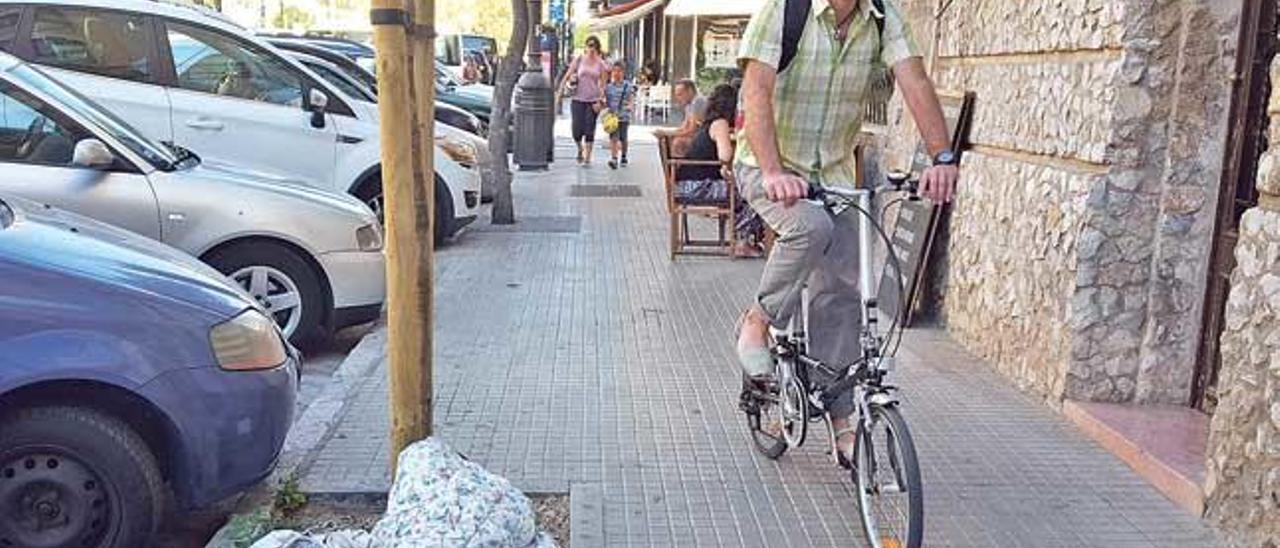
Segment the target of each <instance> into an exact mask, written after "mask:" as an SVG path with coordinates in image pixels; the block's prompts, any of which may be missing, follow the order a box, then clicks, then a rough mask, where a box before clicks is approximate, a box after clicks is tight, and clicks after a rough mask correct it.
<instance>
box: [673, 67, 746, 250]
mask: <svg viewBox="0 0 1280 548" xmlns="http://www.w3.org/2000/svg"><path fill="white" fill-rule="evenodd" d="M737 111H738V90H737V89H735V88H734V87H733V86H730V85H728V84H721V85H719V86H716V89H715V91H713V92H712V93H711V97H710V98H709V99H708V100H707V115H706V119H705V120H703V121H702V124H701V125H699V126H698V129H697V131H696V132H695V133H694V135H693V139H692V142H691V144H690V146H689V149H688V152H687V153H686V155H685V156H684V157H683V158H682V159H686V160H710V161H716V160H718V161H720V162H721V165H720V166H713V165H708V166H679V167H678V168H677V169H676V199H677V200H679V201H680V202H682V203H686V204H697V203H706V204H715V203H724V201H725V200H726V199H727V198H728V195H729V185H730V184H733V183H732V182H731V181H732V177H731V175H732V171H731V168H730V164H731V163H732V162H733V123H734V119H735V117H736V115H737ZM735 211H737V223H736V226H735V227H734V231H735V235H736V239H737V243H736V244H735V245H734V248H733V255H734V256H735V257H759V256H760V255H761V253H762V250H763V242H764V222H763V221H761V220H760V216H759V215H756V212H755V210H753V209H751V206H749V205H747V202H746V201H745V200H743V199H742V197H741V196H738V198H737V205H736V207H735Z"/></svg>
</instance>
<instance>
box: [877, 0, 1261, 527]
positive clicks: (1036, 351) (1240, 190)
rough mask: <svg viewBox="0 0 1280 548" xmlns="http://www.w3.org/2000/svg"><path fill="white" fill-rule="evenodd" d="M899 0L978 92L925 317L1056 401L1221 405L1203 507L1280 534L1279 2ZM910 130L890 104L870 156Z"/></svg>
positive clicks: (903, 144)
mask: <svg viewBox="0 0 1280 548" xmlns="http://www.w3.org/2000/svg"><path fill="white" fill-rule="evenodd" d="M896 2H897V3H898V5H899V7H900V9H901V10H902V11H903V12H904V13H906V14H907V16H908V18H909V19H910V21H911V22H912V24H913V27H914V31H915V33H916V38H917V41H918V42H919V43H920V45H921V46H922V48H923V49H924V50H925V51H927V52H928V54H929V59H928V63H929V65H930V69H931V70H930V71H931V74H932V75H933V77H934V79H935V80H936V82H937V84H938V86H939V87H940V88H941V89H943V90H951V91H955V92H973V93H975V94H976V97H977V98H976V106H975V110H974V118H973V123H972V131H971V134H970V136H969V137H970V141H971V145H972V146H971V148H970V149H969V150H967V151H966V152H965V156H964V162H963V182H962V185H961V188H960V190H959V195H958V199H957V200H956V202H955V204H954V206H953V207H952V208H951V211H950V212H949V220H948V221H947V225H946V227H945V229H944V230H942V231H940V233H939V240H938V242H937V244H936V245H935V256H934V257H933V261H932V263H931V264H932V266H931V268H932V269H933V272H932V274H931V277H930V283H929V284H928V285H929V288H928V294H929V295H930V297H929V298H927V299H926V301H925V303H924V305H925V307H926V308H927V309H928V312H931V313H932V315H933V316H934V317H936V318H937V319H938V320H939V321H940V322H941V323H942V324H943V325H945V326H946V328H947V329H948V330H949V331H950V332H951V333H952V335H953V336H954V337H955V338H956V339H957V340H958V341H959V342H960V343H961V344H963V345H964V346H965V347H966V348H968V349H969V350H970V351H971V352H973V353H974V354H976V355H979V356H981V357H983V358H985V359H986V360H987V361H988V362H989V363H991V364H992V365H993V366H994V367H995V368H997V369H999V370H1000V371H1001V372H1002V373H1003V374H1004V375H1006V376H1007V377H1008V378H1009V379H1010V380H1011V381H1012V382H1013V383H1015V384H1017V385H1018V386H1019V387H1021V388H1022V389H1023V390H1025V391H1026V392H1028V393H1031V394H1034V395H1036V396H1038V397H1041V398H1043V399H1044V400H1045V401H1046V402H1047V403H1048V404H1049V405H1051V406H1053V407H1056V408H1061V407H1062V406H1063V405H1064V404H1065V403H1066V402H1072V401H1079V402H1104V403H1111V404H1125V405H1145V406H1180V407H1186V408H1193V409H1198V410H1202V411H1203V412H1204V413H1209V414H1212V415H1213V416H1212V423H1211V424H1212V434H1211V435H1210V436H1209V439H1208V440H1207V449H1205V452H1206V454H1207V455H1208V456H1209V459H1208V460H1209V462H1208V465H1207V474H1206V475H1205V479H1204V492H1205V494H1206V497H1205V499H1204V502H1205V507H1206V515H1207V516H1208V517H1209V518H1211V519H1212V520H1213V521H1215V522H1216V523H1218V524H1221V525H1224V526H1225V529H1226V530H1227V531H1228V532H1229V533H1230V535H1231V536H1232V539H1233V540H1234V541H1235V542H1237V543H1239V544H1241V545H1249V546H1267V545H1268V544H1266V543H1267V542H1272V543H1273V544H1272V545H1280V525H1277V524H1280V431H1278V429H1280V397H1278V395H1277V392H1278V389H1277V387H1280V322H1278V321H1277V318H1276V313H1277V312H1278V311H1280V213H1277V210H1278V209H1280V207H1278V204H1280V202H1277V201H1276V200H1277V199H1276V198H1274V197H1273V196H1274V195H1276V194H1280V183H1274V182H1273V179H1274V180H1275V181H1280V175H1275V174H1274V173H1280V172H1273V167H1272V166H1273V164H1275V163H1276V160H1275V158H1280V156H1276V153H1274V152H1268V153H1267V154H1266V155H1264V156H1262V157H1261V162H1259V155H1258V153H1259V151H1260V150H1261V148H1262V146H1264V145H1265V143H1266V141H1267V139H1266V135H1265V132H1264V130H1265V128H1266V127H1267V120H1266V115H1265V112H1264V111H1263V110H1262V109H1261V108H1260V107H1261V106H1263V105H1265V104H1266V100H1267V90H1268V85H1269V84H1268V81H1269V80H1270V78H1268V77H1267V70H1266V69H1267V66H1268V65H1269V64H1270V62H1271V58H1272V57H1273V56H1274V53H1275V42H1276V40H1275V33H1276V29H1275V17H1276V16H1275V13H1276V2H1275V0H1167V1H1156V0H1078V1H1073V2H1063V1H1061V0H1027V1H1024V2H1008V1H1006V0H972V1H970V2H965V3H958V2H951V1H949V0H896ZM1278 107H1280V100H1277V101H1276V102H1275V103H1274V105H1273V108H1278ZM1273 127H1274V125H1273ZM916 135H917V134H916V131H915V129H914V127H913V126H912V122H911V120H910V116H908V115H906V113H905V112H904V109H903V107H902V105H901V102H900V101H898V100H895V101H894V103H893V104H892V106H891V107H890V113H889V116H888V123H887V125H886V126H885V127H879V128H872V131H871V137H870V140H871V142H872V144H873V145H874V147H873V148H875V149H876V152H873V153H872V154H871V155H870V156H871V158H872V163H874V164H876V167H877V169H879V168H881V167H888V168H895V167H896V168H902V167H906V166H909V165H910V159H911V155H912V154H913V153H914V151H915V149H916V147H917V139H918V138H917V136H916ZM1274 136H1280V132H1273V137H1274ZM1277 169H1280V168H1277ZM1255 173H1260V177H1259V179H1258V181H1259V183H1258V186H1257V187H1256V189H1255V186H1254V184H1253V180H1254V174H1255ZM1259 190H1260V193H1261V198H1259V197H1258V196H1259ZM1246 211H1247V213H1246ZM1228 295H1230V298H1229V299H1228Z"/></svg>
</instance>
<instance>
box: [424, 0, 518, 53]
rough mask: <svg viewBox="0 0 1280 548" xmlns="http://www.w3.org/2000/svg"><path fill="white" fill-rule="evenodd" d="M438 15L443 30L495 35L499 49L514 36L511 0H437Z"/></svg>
mask: <svg viewBox="0 0 1280 548" xmlns="http://www.w3.org/2000/svg"><path fill="white" fill-rule="evenodd" d="M436 17H437V19H438V20H437V21H436V26H437V28H440V29H441V30H442V32H449V33H464V34H479V35H481V36H492V37H493V38H494V39H496V40H497V41H498V49H499V50H502V49H505V48H506V47H507V40H510V39H511V0H467V1H465V2H463V1H457V2H436Z"/></svg>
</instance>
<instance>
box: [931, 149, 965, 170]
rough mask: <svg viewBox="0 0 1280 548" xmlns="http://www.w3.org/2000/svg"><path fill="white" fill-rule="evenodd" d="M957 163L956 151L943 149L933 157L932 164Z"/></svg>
mask: <svg viewBox="0 0 1280 548" xmlns="http://www.w3.org/2000/svg"><path fill="white" fill-rule="evenodd" d="M959 163H960V157H959V156H956V153H954V152H952V151H951V149H946V150H943V151H942V152H939V153H938V155H937V156H934V157H933V165H935V166H954V165H957V164H959Z"/></svg>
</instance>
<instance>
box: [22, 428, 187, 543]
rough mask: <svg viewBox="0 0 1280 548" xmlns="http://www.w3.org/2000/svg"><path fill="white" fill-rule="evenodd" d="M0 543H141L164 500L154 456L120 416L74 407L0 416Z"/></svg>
mask: <svg viewBox="0 0 1280 548" xmlns="http://www.w3.org/2000/svg"><path fill="white" fill-rule="evenodd" d="M0 432H4V435H3V436H0V516H2V518H0V546H6V547H7V546H85V547H95V548H97V547H121V548H124V547H130V548H131V547H134V546H147V545H148V544H149V539H150V538H151V536H152V535H153V534H154V533H155V531H156V529H157V528H158V527H159V525H160V520H161V516H162V515H164V503H165V500H166V496H165V490H164V480H163V478H162V477H161V475H160V468H159V467H158V466H157V464H156V459H155V456H154V455H152V454H151V451H150V450H149V449H148V448H147V445H146V443H144V442H143V441H142V438H141V437H139V436H138V434H137V433H136V432H134V431H133V430H132V429H130V428H129V427H128V426H126V425H125V424H124V423H123V422H121V421H119V420H117V419H115V418H112V417H110V416H107V415H103V414H101V413H98V412H96V411H92V410H89V409H83V408H77V407H38V408H33V409H26V410H22V411H19V412H17V413H14V414H12V415H10V416H9V417H7V418H5V419H3V420H0Z"/></svg>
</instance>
